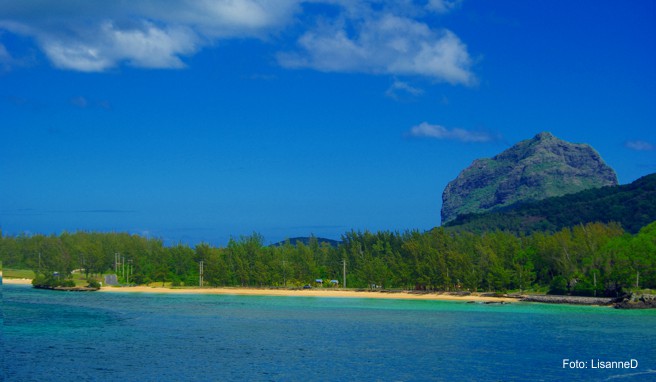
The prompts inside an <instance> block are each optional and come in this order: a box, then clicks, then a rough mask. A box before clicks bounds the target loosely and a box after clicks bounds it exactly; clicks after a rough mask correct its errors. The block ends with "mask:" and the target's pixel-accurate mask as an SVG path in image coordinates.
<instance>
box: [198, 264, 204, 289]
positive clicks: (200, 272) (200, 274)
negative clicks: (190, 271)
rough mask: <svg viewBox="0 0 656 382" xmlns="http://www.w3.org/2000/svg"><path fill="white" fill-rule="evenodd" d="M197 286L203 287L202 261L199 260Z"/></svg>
mask: <svg viewBox="0 0 656 382" xmlns="http://www.w3.org/2000/svg"><path fill="white" fill-rule="evenodd" d="M198 286H199V287H201V288H202V287H203V261H202V260H201V262H200V265H199V271H198Z"/></svg>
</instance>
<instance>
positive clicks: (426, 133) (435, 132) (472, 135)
mask: <svg viewBox="0 0 656 382" xmlns="http://www.w3.org/2000/svg"><path fill="white" fill-rule="evenodd" d="M408 135H410V136H412V137H418V138H434V139H444V140H454V141H460V142H490V141H493V140H494V139H495V138H494V137H493V136H492V135H490V134H488V133H483V132H476V131H469V130H465V129H459V128H454V129H448V128H446V127H444V126H440V125H431V124H429V123H427V122H422V123H420V124H419V125H417V126H414V127H413V128H411V129H410V131H409V133H408Z"/></svg>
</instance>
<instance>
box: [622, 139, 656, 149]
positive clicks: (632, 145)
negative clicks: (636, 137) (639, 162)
mask: <svg viewBox="0 0 656 382" xmlns="http://www.w3.org/2000/svg"><path fill="white" fill-rule="evenodd" d="M624 146H625V147H626V148H628V149H631V150H635V151H652V150H654V149H656V147H654V145H653V144H651V143H649V142H646V141H627V142H625V143H624Z"/></svg>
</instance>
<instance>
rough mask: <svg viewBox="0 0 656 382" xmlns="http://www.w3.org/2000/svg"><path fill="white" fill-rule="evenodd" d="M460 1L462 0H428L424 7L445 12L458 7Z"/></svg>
mask: <svg viewBox="0 0 656 382" xmlns="http://www.w3.org/2000/svg"><path fill="white" fill-rule="evenodd" d="M461 3H462V0H429V1H428V4H426V8H427V9H428V10H431V11H434V12H437V13H447V12H450V11H452V10H454V9H456V8H457V7H459V6H460V4H461Z"/></svg>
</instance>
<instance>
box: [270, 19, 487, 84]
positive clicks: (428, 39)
mask: <svg viewBox="0 0 656 382" xmlns="http://www.w3.org/2000/svg"><path fill="white" fill-rule="evenodd" d="M350 29H352V30H354V32H353V33H351V34H349V33H348V32H347V30H350ZM298 46H299V48H300V52H287V53H282V54H280V55H279V56H278V61H279V62H280V64H281V65H283V66H285V67H288V68H311V69H316V70H321V71H327V72H363V73H374V74H392V75H416V76H424V77H429V78H431V79H433V80H438V81H445V82H449V83H451V84H465V85H471V84H474V83H475V82H476V78H475V76H474V74H473V73H472V72H471V65H472V60H471V58H470V57H469V53H468V52H467V47H466V46H465V44H464V43H463V42H462V41H460V39H459V38H458V36H456V35H455V34H454V33H453V32H451V31H449V30H447V29H441V30H433V29H431V28H430V27H429V26H428V25H427V24H425V23H422V22H419V21H416V20H413V19H410V18H407V17H399V16H395V15H392V14H388V13H380V14H375V15H365V16H364V19H362V20H351V21H349V20H345V19H338V20H337V21H335V22H333V23H332V24H324V25H320V26H319V27H317V28H315V29H313V30H310V31H308V32H306V33H305V34H304V35H303V36H301V38H300V39H299V40H298Z"/></svg>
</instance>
